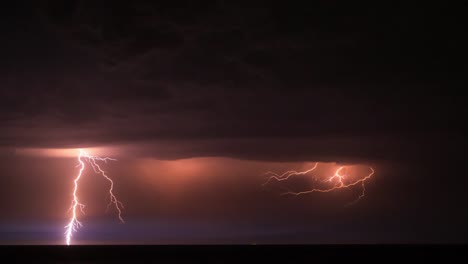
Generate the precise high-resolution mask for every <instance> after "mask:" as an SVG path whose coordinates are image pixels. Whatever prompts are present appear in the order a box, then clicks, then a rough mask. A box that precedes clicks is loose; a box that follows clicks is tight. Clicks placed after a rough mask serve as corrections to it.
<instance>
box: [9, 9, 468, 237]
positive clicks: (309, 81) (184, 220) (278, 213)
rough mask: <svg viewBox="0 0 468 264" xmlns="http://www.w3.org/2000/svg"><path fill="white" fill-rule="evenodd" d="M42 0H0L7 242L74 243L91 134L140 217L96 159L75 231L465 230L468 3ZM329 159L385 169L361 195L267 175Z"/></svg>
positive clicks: (320, 233) (462, 233)
mask: <svg viewBox="0 0 468 264" xmlns="http://www.w3.org/2000/svg"><path fill="white" fill-rule="evenodd" d="M31 2H32V3H29V2H28V1H15V4H10V5H6V4H5V5H4V6H2V8H0V13H1V14H0V19H1V23H0V32H1V41H0V244H63V243H64V240H63V232H64V228H63V227H64V226H65V225H66V223H67V221H68V217H69V212H67V209H68V208H69V206H70V202H71V191H72V187H73V186H72V184H73V179H74V177H75V176H76V173H77V172H78V169H77V168H76V165H77V157H76V155H77V150H78V149H79V148H84V149H88V150H89V151H90V152H92V153H93V154H96V155H108V156H112V157H115V158H116V159H118V161H116V162H111V163H108V164H105V165H104V166H103V167H105V169H106V171H107V172H108V174H109V175H110V176H111V177H112V179H113V180H114V182H115V193H116V195H118V197H119V199H120V200H121V201H122V202H123V203H124V205H125V209H124V211H123V217H124V219H125V221H126V223H125V224H120V223H119V222H118V219H117V218H116V216H115V212H114V211H112V210H110V211H109V212H108V213H106V212H105V211H106V205H107V201H106V199H108V197H107V196H106V194H107V193H106V190H107V189H106V188H107V184H108V183H107V182H106V181H105V180H104V179H102V177H99V175H96V174H94V173H93V172H92V170H86V171H85V172H86V173H85V176H84V178H83V181H82V183H81V186H80V195H81V197H82V198H81V199H82V201H83V203H85V204H86V215H82V216H80V219H81V221H82V223H83V225H84V226H83V227H82V228H81V229H80V230H79V231H78V232H77V233H76V234H75V235H74V243H76V244H232V243H240V244H252V243H258V244H271V243H274V244H290V243H293V244H296V243H450V242H464V243H466V242H468V241H467V237H468V225H466V223H467V221H468V211H467V202H468V194H467V186H468V177H466V176H468V175H467V171H466V160H465V158H466V151H467V150H468V148H467V147H468V144H467V140H466V137H465V131H464V130H463V127H464V126H465V123H466V121H467V118H466V116H467V114H468V111H467V106H466V102H467V100H466V99H467V97H466V96H465V95H464V93H465V92H466V91H465V89H466V81H465V78H463V77H465V76H464V75H465V71H466V59H464V58H463V54H464V49H465V47H466V46H467V45H466V41H465V40H464V32H465V30H464V29H463V27H462V17H463V14H459V11H457V10H461V9H459V8H457V7H455V6H448V5H447V6H443V5H441V3H438V4H437V5H436V4H434V5H429V4H428V3H425V4H424V5H423V6H422V5H411V4H409V3H406V2H404V4H395V3H392V4H388V5H386V4H381V3H379V4H378V5H377V4H375V5H370V4H369V3H367V4H366V5H358V4H356V3H355V2H354V1H347V2H348V3H347V4H345V5H343V4H338V1H314V4H310V3H309V4H307V5H306V4H300V3H299V2H295V1H283V2H281V3H272V2H270V1H248V4H247V3H246V4H240V3H236V2H237V1H203V3H198V2H197V1H193V2H190V1H187V2H184V1H182V2H178V3H175V2H174V1H169V2H170V3H169V2H167V3H166V2H165V3H163V2H161V3H151V4H150V3H149V1H131V2H132V3H129V1H127V2H128V3H126V4H118V3H117V2H118V1H40V2H39V1H34V2H33V1H31ZM154 2H157V1H154ZM293 2H294V3H293ZM315 162H321V164H323V168H324V170H326V169H327V168H330V170H332V169H333V168H336V166H339V164H348V165H354V166H355V167H357V168H366V167H368V166H372V168H374V169H375V172H376V173H375V175H374V176H373V178H372V179H371V180H369V182H368V183H367V184H366V196H365V197H364V198H363V199H362V200H360V201H359V202H358V203H356V204H355V205H353V206H349V207H348V206H344V205H345V204H346V201H349V200H350V199H351V200H352V199H353V197H355V196H356V195H359V188H357V189H351V190H345V191H337V192H331V193H327V194H320V193H314V194H310V195H304V196H298V197H288V196H281V195H280V194H281V193H282V192H283V190H281V186H279V185H278V184H275V183H273V184H271V185H268V186H266V187H262V183H263V182H264V181H265V175H263V173H265V172H267V171H275V172H284V171H288V170H292V169H293V170H307V169H308V168H310V167H311V166H313V164H314V163H315ZM310 183H311V182H310V179H308V178H307V177H305V178H300V179H297V180H296V181H294V182H293V186H289V187H291V188H294V189H296V190H304V189H307V188H308V186H309V185H310Z"/></svg>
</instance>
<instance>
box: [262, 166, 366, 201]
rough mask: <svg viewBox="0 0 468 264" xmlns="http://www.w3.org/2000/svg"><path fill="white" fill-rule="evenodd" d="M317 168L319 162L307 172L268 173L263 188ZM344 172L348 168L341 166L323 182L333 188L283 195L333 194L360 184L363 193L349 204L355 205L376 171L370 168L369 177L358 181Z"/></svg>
mask: <svg viewBox="0 0 468 264" xmlns="http://www.w3.org/2000/svg"><path fill="white" fill-rule="evenodd" d="M317 166H318V162H317V163H315V165H314V166H313V167H312V168H311V169H308V170H306V171H299V172H298V171H287V172H285V173H283V174H277V173H274V172H267V173H265V175H269V177H268V179H267V180H266V181H265V183H263V186H265V185H266V184H268V183H269V182H271V181H272V180H276V181H278V182H281V181H286V180H288V179H289V178H291V177H293V176H301V175H307V174H309V173H311V172H313V171H314V170H315V169H316V168H317ZM344 170H346V166H341V167H339V168H338V169H336V170H335V173H334V174H333V175H332V176H329V177H326V178H325V180H323V181H322V182H323V183H325V184H329V183H331V186H329V187H326V188H313V189H310V190H306V191H300V192H293V191H287V192H285V193H283V194H282V195H294V196H299V195H304V194H310V193H315V192H318V193H328V192H332V191H335V190H339V189H347V188H351V187H353V186H356V185H359V184H360V185H361V193H360V194H359V196H358V197H357V198H356V199H355V200H354V201H352V202H351V203H349V205H351V204H354V203H356V202H358V201H359V200H360V199H361V198H363V197H364V196H365V192H366V186H365V183H366V181H368V180H369V179H371V178H372V176H373V175H374V173H375V171H374V169H373V168H372V167H369V174H367V175H365V176H363V177H359V178H356V179H350V178H349V177H348V176H349V175H347V174H346V173H344V172H343V171H344Z"/></svg>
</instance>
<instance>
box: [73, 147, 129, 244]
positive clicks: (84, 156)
mask: <svg viewBox="0 0 468 264" xmlns="http://www.w3.org/2000/svg"><path fill="white" fill-rule="evenodd" d="M107 161H115V159H112V158H108V157H104V158H102V157H98V156H92V155H89V154H88V152H86V151H84V150H82V149H80V150H79V155H78V162H79V164H78V166H79V167H80V169H79V172H78V175H77V176H76V177H75V180H74V181H73V182H74V188H73V199H72V205H71V207H70V211H71V213H72V217H71V219H70V222H69V223H68V224H67V225H66V226H65V228H66V231H65V239H66V243H67V245H70V242H71V237H72V235H73V232H76V231H77V230H78V228H80V227H81V226H82V224H81V222H80V221H78V209H80V211H81V213H83V214H84V207H85V205H84V204H82V203H81V202H80V199H79V198H78V194H77V192H78V186H79V181H80V179H81V177H82V176H83V171H84V169H85V167H86V166H85V162H88V163H89V164H90V165H91V167H92V168H93V170H94V172H96V173H97V174H101V175H102V176H103V177H104V178H105V179H106V180H107V181H109V183H110V187H109V196H110V202H109V204H108V205H107V209H109V207H110V206H111V205H114V206H115V209H116V210H117V212H118V217H119V220H120V222H122V223H123V222H124V220H123V218H122V209H123V207H124V206H123V204H122V203H121V202H120V201H119V200H118V199H117V197H116V196H115V194H114V182H113V181H112V179H111V178H109V176H107V174H106V172H105V171H104V170H102V169H101V167H100V166H99V163H98V162H105V163H107Z"/></svg>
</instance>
